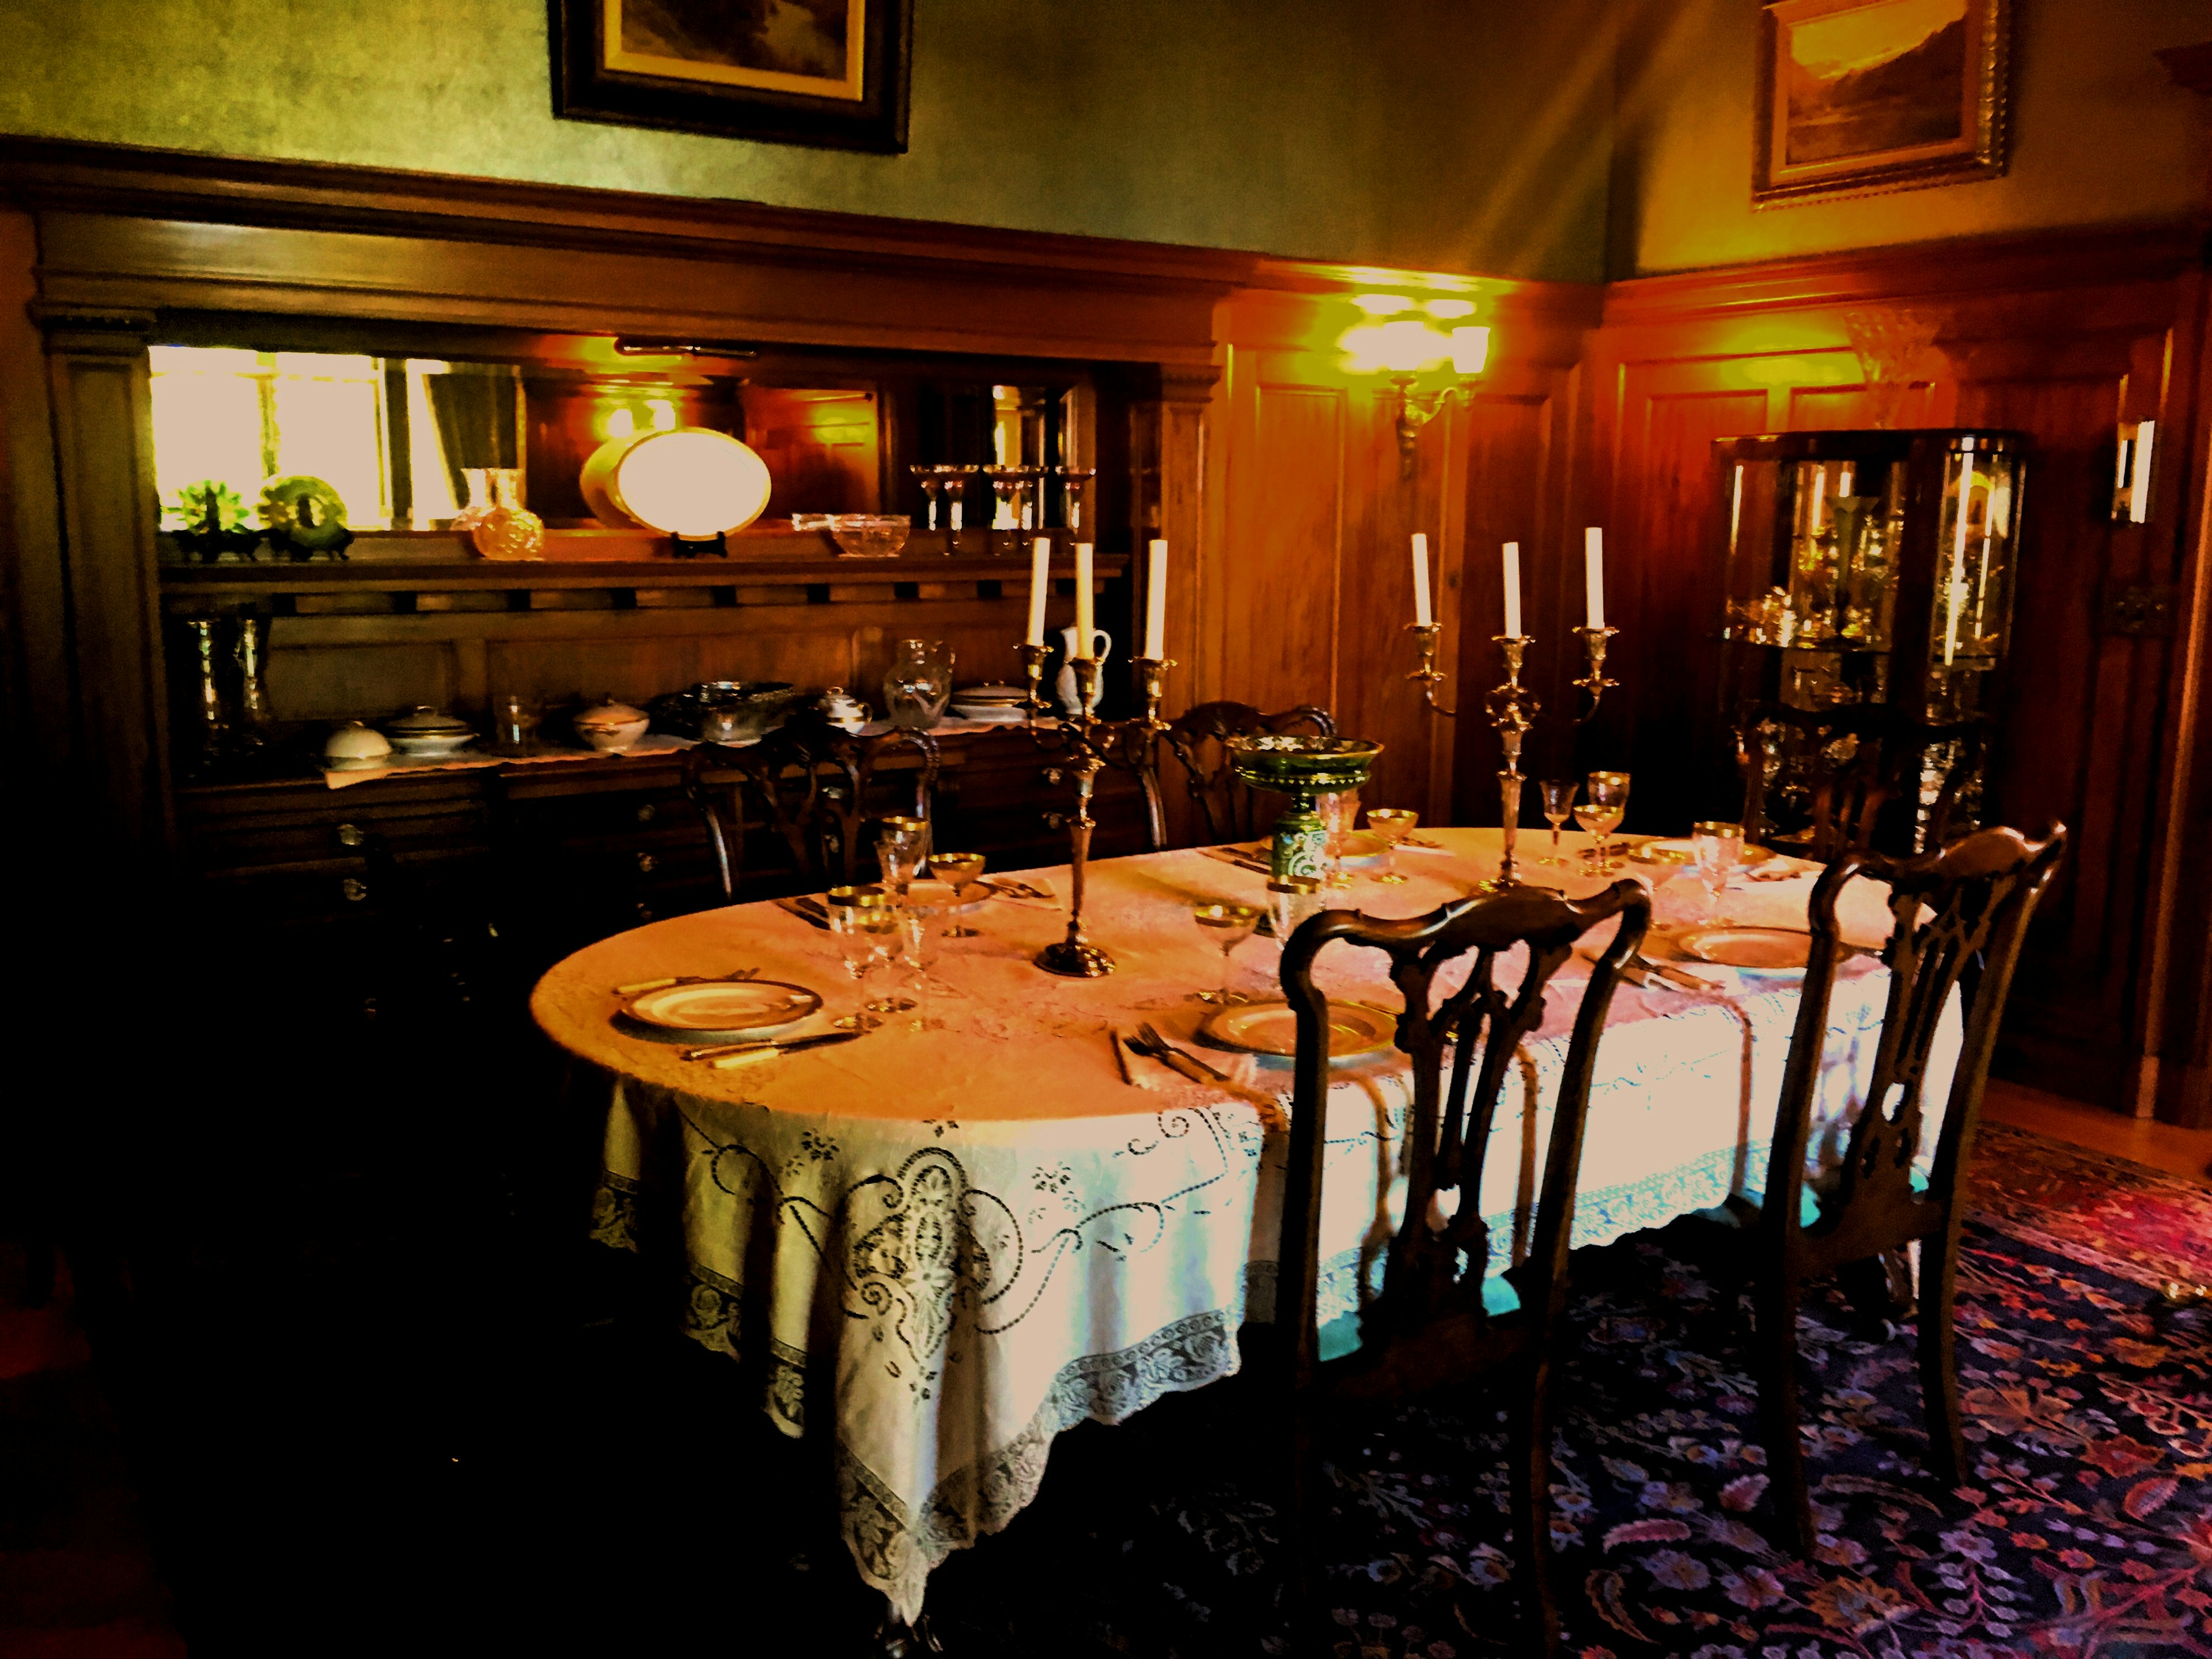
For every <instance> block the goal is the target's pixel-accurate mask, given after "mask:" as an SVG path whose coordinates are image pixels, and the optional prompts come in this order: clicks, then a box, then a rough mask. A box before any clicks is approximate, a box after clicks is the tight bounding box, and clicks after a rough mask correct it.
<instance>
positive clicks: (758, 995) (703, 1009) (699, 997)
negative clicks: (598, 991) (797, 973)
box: [622, 979, 822, 1041]
mask: <svg viewBox="0 0 2212 1659" xmlns="http://www.w3.org/2000/svg"><path fill="white" fill-rule="evenodd" d="M821 1006H822V999H821V998H820V997H819V996H818V995H817V994H815V993H814V992H812V991H810V990H808V989H807V988H806V987H805V986H804V985H790V984H787V983H785V982H784V981H781V980H773V979H748V980H717V981H707V982H705V983H702V984H697V985H665V986H663V987H660V988H659V990H657V991H647V992H644V993H642V994H640V995H637V996H634V997H632V998H630V999H629V1001H627V1002H625V1003H624V1004H623V1008H622V1012H623V1015H624V1016H625V1017H626V1018H629V1019H632V1020H635V1021H636V1022H637V1024H640V1025H642V1026H647V1027H651V1028H653V1030H657V1031H666V1032H676V1033H681V1034H682V1035H683V1036H685V1037H687V1038H690V1037H696V1038H699V1039H701V1040H702V1041H712V1040H714V1039H716V1038H725V1037H726V1038H728V1039H730V1040H732V1041H735V1040H737V1039H738V1038H741V1037H748V1036H763V1037H764V1036H770V1035H772V1034H774V1033H775V1032H777V1031H781V1030H788V1029H789V1028H790V1027H792V1026H793V1025H796V1024H799V1022H800V1021H801V1020H803V1019H805V1018H808V1017H809V1016H810V1015H811V1014H813V1013H815V1012H818V1011H819V1010H820V1008H821Z"/></svg>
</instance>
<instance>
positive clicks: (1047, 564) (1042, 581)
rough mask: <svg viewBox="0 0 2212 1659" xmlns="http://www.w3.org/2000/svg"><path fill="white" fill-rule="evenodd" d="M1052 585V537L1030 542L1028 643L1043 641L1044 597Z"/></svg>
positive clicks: (1036, 643) (1041, 537) (1043, 537)
mask: <svg viewBox="0 0 2212 1659" xmlns="http://www.w3.org/2000/svg"><path fill="white" fill-rule="evenodd" d="M1051 586H1052V538H1051V537H1049V536H1040V537H1038V538H1036V540H1035V541H1033V542H1031V543H1030V636H1029V637H1030V644H1031V645H1042V644H1043V643H1044V599H1045V593H1046V592H1047V590H1048V589H1049V588H1050V587H1051Z"/></svg>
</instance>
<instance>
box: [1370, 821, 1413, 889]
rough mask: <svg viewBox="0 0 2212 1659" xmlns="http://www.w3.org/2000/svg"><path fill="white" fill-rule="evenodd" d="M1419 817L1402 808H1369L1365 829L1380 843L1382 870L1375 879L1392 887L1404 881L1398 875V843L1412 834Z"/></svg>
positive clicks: (1403, 878)
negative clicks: (1371, 832)
mask: <svg viewBox="0 0 2212 1659" xmlns="http://www.w3.org/2000/svg"><path fill="white" fill-rule="evenodd" d="M1420 821H1421V815H1420V814H1419V812H1416V811H1412V810H1411V809H1409V808H1407V807H1403V806H1370V807H1369V808H1368V809H1367V827H1368V828H1369V829H1371V830H1373V831H1374V832H1375V834H1376V837H1377V838H1378V839H1379V840H1380V841H1381V842H1382V843H1383V868H1382V870H1381V872H1379V873H1378V874H1377V875H1376V878H1375V879H1376V880H1377V881H1381V882H1388V883H1390V884H1393V885H1395V884H1398V883H1401V882H1402V881H1404V880H1405V879H1406V878H1405V877H1403V876H1401V875H1400V874H1399V873H1398V843H1399V842H1401V841H1403V840H1405V839H1406V837H1407V836H1410V835H1412V834H1413V826H1414V825H1415V824H1417V823H1419V822H1420Z"/></svg>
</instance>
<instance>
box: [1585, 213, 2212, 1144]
mask: <svg viewBox="0 0 2212 1659" xmlns="http://www.w3.org/2000/svg"><path fill="white" fill-rule="evenodd" d="M2202 249H2203V234H2202V232H2201V230H2200V229H2199V228H2196V227H2160V228H2145V229H2141V230H2122V231H2115V232H2100V233H2089V234H2081V233H2076V234H2069V235H2066V236H2063V237H2045V238H2037V239H2032V240H2028V239H2021V240H2000V239H1990V240H1976V241H1973V242H1964V243H1960V244H1956V245H1951V246H1920V247H1913V248H1905V249H1899V250H1896V251H1884V252H1875V253H1862V254H1854V255H1849V256H1843V257H1838V258H1826V259H1820V260H1808V261H1804V262H1800V263H1794V264H1786V265H1774V266H1766V267H1758V268H1753V269H1747V270H1729V271H1718V272H1712V273H1696V274H1692V275H1686V276H1667V277H1661V278H1651V279H1645V280H1642V281H1637V282H1630V283H1619V284H1616V285H1614V287H1613V289H1611V290H1610V292H1609V294H1608V296H1607V306H1606V318H1605V326H1604V327H1603V329H1602V330H1601V331H1600V332H1599V333H1598V335H1597V336H1596V337H1595V343H1594V349H1593V351H1592V355H1591V357H1590V360H1589V366H1588V373H1589V377H1590V381H1591V384H1592V386H1597V387H1602V388H1603V389H1604V390H1603V392H1602V393H1601V394H1600V395H1595V396H1594V397H1593V398H1592V400H1591V410H1590V422H1589V451H1588V465H1587V468H1586V470H1585V472H1584V475H1583V490H1582V492H1581V497H1580V498H1581V500H1582V501H1583V502H1585V503H1586V504H1587V508H1588V511H1589V516H1590V517H1591V519H1592V520H1593V521H1596V522H1603V523H1605V524H1607V525H1608V526H1613V542H1612V546H1613V548H1614V549H1615V550H1616V551H1615V554H1614V556H1613V561H1612V562H1610V564H1609V570H1610V571H1611V572H1612V587H1613V598H1612V599H1610V600H1609V604H1610V605H1613V606H1614V607H1617V612H1616V614H1614V615H1613V616H1612V617H1609V620H1612V621H1613V622H1614V623H1615V624H1616V625H1617V626H1619V627H1620V628H1621V629H1623V630H1624V637H1623V638H1622V640H1621V641H1620V642H1619V646H1618V647H1617V648H1619V649H1620V652H1621V654H1622V656H1623V658H1624V667H1625V668H1626V670H1627V671H1626V672H1624V673H1623V674H1621V675H1620V677H1619V678H1621V679H1622V680H1623V681H1624V682H1626V684H1624V685H1623V687H1622V688H1621V690H1620V691H1619V692H1616V693H1615V694H1613V698H1612V699H1611V700H1610V706H1609V707H1608V708H1607V710H1606V711H1605V712H1604V714H1601V717H1600V724H1601V727H1602V728H1603V731H1604V732H1605V734H1606V740H1607V742H1608V743H1609V744H1614V745H1617V746H1619V747H1620V749H1621V750H1624V751H1625V753H1626V758H1627V760H1628V763H1629V764H1630V765H1631V767H1632V769H1633V771H1634V772H1635V774H1636V778H1637V783H1636V794H1635V799H1634V801H1633V803H1632V806H1631V809H1630V819H1631V825H1632V827H1635V828H1644V829H1665V830H1676V829H1680V828H1681V827H1682V825H1683V824H1684V823H1686V821H1687V820H1688V818H1689V817H1692V815H1693V813H1695V812H1698V811H1711V810H1717V809H1721V808H1724V807H1725V805H1726V803H1725V802H1716V801H1713V800H1710V799H1700V798H1699V779H1700V778H1701V777H1703V778H1706V779H1708V780H1709V779H1710V772H1709V771H1707V770H1706V769H1704V768H1703V767H1701V765H1700V762H1702V761H1707V760H1709V759H1710V757H1703V756H1698V755H1692V753H1690V752H1688V750H1690V748H1691V746H1692V738H1693V734H1697V735H1701V736H1703V737H1704V738H1706V739H1707V740H1708V741H1710V739H1711V736H1712V734H1713V732H1714V720H1713V711H1714V706H1715V704H1716V699H1717V691H1716V688H1715V685H1714V684H1713V681H1712V678H1711V659H1712V658H1713V656H1714V653H1713V652H1712V651H1711V647H1709V645H1708V644H1707V643H1706V642H1707V641H1709V640H1710V639H1711V637H1712V635H1713V631H1714V626H1715V623H1714V616H1713V609H1714V599H1713V595H1712V591H1711V584H1712V580H1713V574H1714V562H1715V557H1716V550H1717V547H1718V545H1719V538H1720V537H1721V534H1722V527H1721V526H1720V525H1719V524H1718V522H1717V513H1718V507H1719V503H1718V502H1717V500H1716V498H1715V493H1714V487H1713V483H1712V467H1711V453H1710V446H1711V441H1712V440H1713V439H1715V438H1719V437H1726V436H1735V435H1744V434H1750V433H1757V432H1761V431H1776V430H1784V429H1790V428H1840V427H1850V426H1855V425H1863V424H1865V423H1867V421H1866V409H1865V405H1864V403H1863V393H1862V392H1861V390H1860V386H1859V380H1860V377H1859V373H1858V368H1857V362H1856V360H1855V359H1854V357H1853V356H1852V354H1851V352H1850V349H1849V345H1848V342H1847V339H1846V337H1845V335H1844V327H1843V316H1844V313H1845V312H1846V311H1848V310H1849V309H1850V308H1851V307H1856V306H1862V305H1875V306H1881V305H1892V304H1895V305H1911V306H1916V307H1923V308H1926V309H1929V310H1932V311H1935V312H1936V313H1939V314H1940V315H1941V316H1942V318H1943V319H1944V323H1943V327H1942V333H1941V334H1940V336H1939V337H1938V342H1937V349H1936V351H1935V352H1932V353H1930V355H1929V357H1928V359H1927V360H1926V369H1927V380H1926V381H1925V383H1924V384H1923V386H1921V387H1920V388H1919V389H1918V391H1917V393H1916V395H1915V397H1914V398H1913V400H1912V404H1911V406H1910V407H1909V409H1908V413H1907V415H1906V416H1905V419H1906V420H1907V421H1908V422H1911V423H1913V424H1925V425H1936V426H1954V425H1956V426H1987V427H1998V428H2012V429H2015V430H2018V431H2021V432H2025V433H2027V435H2029V437H2030V438H2031V439H2032V441H2033V460H2032V462H2031V471H2030V474H2029V481H2028V485H2027V519H2026V534H2025V536H2024V538H2023V541H2022V545H2021V551H2020V573H2019V581H2018V586H2017V598H2016V600H2015V634H2014V641H2013V650H2012V659H2011V665H2010V671H2009V672H2008V674H2007V676H2006V678H2005V679H2004V682H2003V690H2002V699H2001V704H2000V708H1999V709H1998V715H1999V720H2000V723H2001V732H2000V738H1999V742H1998V744H1997V746H1996V754H1995V756H1994V757H1993V761H1992V771H1991V780H1990V782H1991V788H1990V799H1989V807H1988V810H1989V813H1990V816H1991V817H1993V818H1996V819H1998V820H2001V821H2003V822H2007V823H2017V824H2021V825H2023V826H2030V827H2032V826H2035V825H2039V824H2040V823H2045V822H2046V821H2048V820H2050V819H2052V818H2057V819H2063V821H2064V822H2065V823H2068V824H2069V826H2071V828H2072V830H2073V835H2074V840H2073V845H2072V850H2071V852H2070V853H2069V864H2068V867H2067V869H2066V871H2065V872H2064V873H2063V877H2062V879H2061V882H2060V884H2059V886H2058V888H2057V890H2056V891H2054V892H2053V893H2052V894H2051V896H2050V897H2049V898H2048V899H2047V900H2046V901H2045V905H2044V909H2043V914H2042V915H2041V916H2040V917H2039V921H2038V925H2037V929H2036V932H2035V934H2034V937H2033V942H2032V945H2031V947H2030V954H2029V957H2028V959H2027V962H2026V963H2025V964H2024V966H2023V969H2022V971H2021V975H2020V978H2019V981H2018V982H2017V984H2016V987H2015V991H2014V1000H2015V1018H2014V1019H2013V1021H2012V1023H2011V1030H2010V1032H2009V1034H2008V1038H2007V1044H2006V1050H2005V1053H2004V1056H2003V1059H2002V1065H2003V1066H2005V1067H2007V1068H2008V1069H2009V1070H2010V1071H2012V1072H2013V1073H2015V1074H2016V1075H2020V1076H2021V1077H2023V1078H2027V1079H2033V1080H2035V1081H2038V1082H2039V1083H2041V1084H2042V1085H2045V1086H2046V1087H2055V1088H2057V1089H2059V1090H2061V1091H2063V1092H2065V1093H2068V1094H2070V1095H2074V1096H2076V1097H2081V1098H2084V1099H2091V1100H2098V1101H2102V1102H2105V1103H2110V1104H2112V1105H2115V1106H2122V1107H2143V1108H2148V1105H2149V1104H2150V1103H2151V1101H2152V1099H2153V1098H2154V1095H2155V1093H2156V1092H2157V1091H2158V1086H2159V1079H2158V1078H2157V1074H2156V1073H2157V1068H2156V1067H2155V1066H2146V1065H2145V1063H2144V1060H2145V1056H2146V1055H2148V1054H2153V1053H2155V1052H2156V1051H2157V1049H2158V1048H2159V1047H2160V1045H2161V1044H2162V1043H2163V1042H2166V1039H2167V1038H2168V1037H2169V1036H2171V1037H2177V1038H2179V1037H2183V1036H2186V1035H2187V1034H2185V1033H2183V1032H2180V1031H2179V1030H2171V1029H2169V1028H2168V1027H2167V1026H2166V1025H2165V1024H2162V1022H2164V1021H2165V1020H2166V1008H2165V1005H2166V1002H2167V1000H2168V998H2167V996H2166V986H2165V984H2164V983H2163V979H2164V974H2163V969H2162V967H2161V965H2160V958H2161V956H2162V953H2163V951H2164V949H2165V947H2164V945H2163V944H2162V942H2161V934H2160V927H2159V925H2158V923H2159V921H2160V919H2159V917H2158V916H2157V915H2156V912H2155V909H2154V886H2155V883H2154V873H2155V872H2157V871H2158V870H2159V869H2160V867H2161V862H2162V860H2163V859H2164V857H2165V855H2166V851H2167V848H2168V845H2169V842H2170V840H2171V838H2172V836H2173V835H2174V834H2175V833H2176V832H2177V831H2178V830H2179V828H2180V821H2179V819H2178V818H2177V817H2176V813H2175V805H2176V804H2175V801H2174V799H2173V795H2172V782H2173V781H2172V757H2173V752H2174V749H2175V744H2176V739H2177V732H2176V726H2175V721H2176V717H2177V713H2178V708H2179V696H2178V693H2179V683H2180V679H2181V678H2182V674H2181V671H2182V668H2183V665H2182V663H2181V661H2180V659H2179V656H2178V652H2179V640H2178V639H2177V637H2176V635H2174V633H2173V632H2172V630H2170V629H2152V630H2150V631H2148V632H2143V631H2137V630H2135V629H2130V628H2128V627H2125V626H2124V625H2121V624H2119V623H2116V622H2115V621H2114V620H2113V611H2112V606H2113V605H2114V603H2115V601H2116V600H2117V599H2118V598H2119V596H2120V595H2121V594H2123V593H2124V592H2127V591H2128V590H2131V589H2139V588H2141V587H2143V586H2151V587H2154V588H2157V589H2159V590H2160V591H2162V592H2166V593H2167V594H2168V595H2178V594H2183V593H2185V592H2189V591H2190V584H2191V582H2192V581H2194V580H2196V578H2195V575H2194V569H2193V565H2194V561H2193V556H2192V548H2193V545H2194V544H2195V541H2196V537H2195V535H2194V533H2193V532H2194V528H2195V526H2194V521H2193V520H2192V518H2191V509H2192V507H2193V506H2194V504H2195V503H2196V502H2197V500H2198V498H2199V491H2200V490H2201V489H2202V468H2201V465H2200V461H2201V457H2202V455H2203V431H2202V428H2201V427H2198V426H2197V392H2196V375H2197V367H2198V362H2199V356H2200V353H2201V351H2202V349H2203V334H2202V331H2203V314H2202V313H2203V303H2204V285H2203V265H2202ZM2123 419H2128V420H2156V421H2157V422H2159V423H2160V434H2161V441H2162V445H2163V450H2162V453H2161V455H2160V468H2159V474H2158V481H2157V492H2158V493H2157V500H2156V503H2155V507H2154V511H2153V513H2152V515H2151V519H2150V521H2149V522H2148V524H2145V525H2141V526H2136V525H2129V524H2116V523H2114V522H2113V521H2112V517H2111V513H2110V507H2111V500H2112V472H2113V465H2114V446H2115V443H2116V440H2117V424H2118V422H2120V421H2121V420H2123ZM1705 787H1707V788H1708V789H1709V788H1710V787H1711V786H1710V782H1708V783H1707V784H1706V786H1705ZM2199 829H2200V832H2201V829H2202V825H2201V824H2200V825H2199ZM2197 1023H2199V1024H2201V1009H2200V1010H2199V1011H2198V1015H2197ZM2168 1083H2169V1084H2170V1085H2172V1087H2174V1088H2178V1087H2179V1079H2178V1078H2174V1079H2168ZM2168 1092H2169V1093H2171V1090H2169V1091H2168ZM2168 1109H2169V1110H2170V1111H2172V1112H2179V1110H2180V1107H2179V1103H2178V1100H2175V1099H2169V1101H2168Z"/></svg>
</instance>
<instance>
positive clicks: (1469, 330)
mask: <svg viewBox="0 0 2212 1659" xmlns="http://www.w3.org/2000/svg"><path fill="white" fill-rule="evenodd" d="M1352 303H1353V304H1354V305H1356V306H1358V307H1359V308H1360V309H1361V310H1362V311H1364V312H1365V313H1368V315H1369V316H1370V317H1376V318H1383V319H1388V320H1385V321H1382V322H1378V323H1372V324H1368V325H1363V326H1361V327H1358V328H1355V329H1353V330H1352V331H1350V332H1349V333H1347V334H1346V336H1345V337H1344V340H1343V342H1342V343H1343V345H1344V346H1345V348H1346V349H1347V350H1348V351H1350V352H1351V354H1352V365H1353V368H1355V370H1359V371H1364V372H1367V373H1374V372H1376V371H1380V372H1381V373H1382V374H1384V375H1386V376H1388V377H1389V383H1390V396H1391V398H1392V400H1393V404H1394V405H1395V407H1394V410H1393V415H1394V420H1395V425H1396V427H1397V430H1398V476H1399V477H1401V478H1410V477H1413V474H1414V472H1415V471H1416V470H1417V468H1418V466H1419V459H1420V438H1421V428H1423V427H1425V426H1426V425H1427V424H1428V423H1429V422H1431V420H1433V419H1435V418H1436V416H1437V410H1441V409H1442V408H1443V406H1444V403H1445V401H1446V400H1447V399H1448V398H1450V397H1451V395H1452V394H1453V393H1454V392H1461V391H1464V390H1465V389H1467V388H1468V386H1470V385H1472V384H1473V382H1474V380H1477V379H1479V378H1480V376H1481V374H1482V371H1483V370H1484V368H1486V367H1487V366H1488V364H1489V362H1490V331H1489V329H1487V328H1486V327H1484V326H1483V325H1480V324H1472V323H1463V322H1461V321H1460V320H1459V319H1462V318H1463V317H1470V316H1472V315H1474V301H1471V300H1431V301H1429V302H1428V303H1427V304H1426V305H1425V306H1423V307H1420V309H1421V310H1423V311H1425V312H1426V313H1427V316H1426V317H1409V316H1407V315H1405V313H1407V312H1408V311H1411V310H1413V308H1414V307H1413V301H1411V300H1408V299H1407V298H1406V297H1405V296H1404V295H1397V294H1361V295H1355V296H1354V297H1353V300H1352ZM1431 319H1434V320H1433V321H1431ZM1437 322H1442V323H1445V324H1447V325H1449V327H1448V328H1438V327H1437V326H1436V323H1437Z"/></svg>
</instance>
